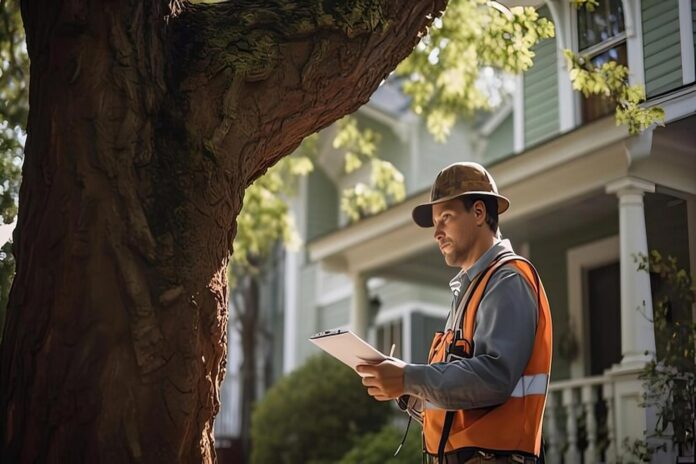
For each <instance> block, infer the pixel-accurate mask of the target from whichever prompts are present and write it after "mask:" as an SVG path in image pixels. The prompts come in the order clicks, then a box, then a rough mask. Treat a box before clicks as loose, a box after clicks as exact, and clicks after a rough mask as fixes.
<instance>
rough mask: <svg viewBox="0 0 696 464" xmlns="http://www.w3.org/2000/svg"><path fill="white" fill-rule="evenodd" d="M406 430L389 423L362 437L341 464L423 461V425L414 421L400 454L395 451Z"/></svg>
mask: <svg viewBox="0 0 696 464" xmlns="http://www.w3.org/2000/svg"><path fill="white" fill-rule="evenodd" d="M403 435H404V430H403V429H399V428H397V427H394V426H393V425H387V426H386V427H384V428H383V429H382V430H380V431H379V432H377V433H371V434H369V435H365V436H364V437H363V438H361V439H360V440H359V441H358V442H357V443H356V444H355V446H354V447H353V449H352V450H350V451H349V452H348V453H347V454H346V455H345V456H343V459H341V461H340V464H413V463H415V462H421V427H420V425H419V424H418V423H417V422H415V421H413V422H412V423H411V427H410V428H409V429H408V436H407V437H406V442H405V443H404V446H403V448H401V451H399V455H398V456H394V452H395V451H396V449H397V448H398V446H399V443H401V439H402V438H403Z"/></svg>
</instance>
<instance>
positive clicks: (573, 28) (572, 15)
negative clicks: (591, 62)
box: [568, 5, 583, 126]
mask: <svg viewBox="0 0 696 464" xmlns="http://www.w3.org/2000/svg"><path fill="white" fill-rule="evenodd" d="M568 9H569V11H568V13H569V15H568V17H569V19H570V49H571V50H572V51H573V52H574V53H578V48H579V47H580V45H579V44H578V9H577V8H575V7H574V6H572V5H571V6H569V7H568ZM568 79H569V80H570V77H568ZM571 89H572V84H571ZM572 99H573V104H572V111H573V114H572V117H573V121H575V126H581V125H583V121H582V95H581V93H580V92H575V91H573V95H572Z"/></svg>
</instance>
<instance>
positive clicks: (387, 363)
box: [356, 358, 406, 401]
mask: <svg viewBox="0 0 696 464" xmlns="http://www.w3.org/2000/svg"><path fill="white" fill-rule="evenodd" d="M405 366H406V363H405V362H403V361H402V360H400V359H394V358H389V359H385V360H384V361H382V362H381V363H379V364H361V365H359V366H357V367H356V370H357V371H358V373H359V374H360V375H361V376H362V378H363V379H362V383H363V385H365V386H366V387H367V393H368V394H369V395H370V396H372V397H373V398H375V399H376V400H379V401H389V400H393V399H395V398H398V397H400V396H401V395H403V394H404V367H405Z"/></svg>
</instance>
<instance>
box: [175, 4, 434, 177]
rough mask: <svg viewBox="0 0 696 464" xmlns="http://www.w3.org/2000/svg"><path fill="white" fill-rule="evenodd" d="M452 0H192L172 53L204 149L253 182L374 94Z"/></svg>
mask: <svg viewBox="0 0 696 464" xmlns="http://www.w3.org/2000/svg"><path fill="white" fill-rule="evenodd" d="M446 3H447V0H432V1H423V0H409V1H405V0H352V1H345V2H326V1H319V0H316V1H313V2H286V1H284V0H241V1H235V2H227V3H219V4H207V5H202V4H200V5H191V4H185V5H184V7H183V9H182V12H181V14H179V15H178V16H177V17H175V18H173V19H172V20H171V22H170V25H171V27H172V29H171V35H170V39H171V41H170V50H171V54H170V57H171V62H170V66H172V69H173V71H174V73H173V74H174V76H175V78H174V79H175V82H174V83H173V84H174V85H173V86H172V87H173V88H175V89H176V91H177V92H178V95H177V98H178V99H180V101H181V102H182V104H184V103H185V106H186V107H185V109H184V111H187V112H188V114H189V115H190V116H191V117H190V118H189V120H190V121H191V123H190V124H189V125H188V126H187V130H189V131H190V132H191V135H193V139H194V140H197V141H198V145H199V147H198V148H199V149H201V150H202V151H203V152H205V153H207V154H209V156H211V157H213V158H214V159H216V160H217V161H218V162H219V163H220V165H221V166H223V167H224V168H228V169H229V168H232V169H234V168H239V169H240V170H241V172H242V173H243V175H244V179H245V181H246V184H249V183H251V182H252V181H253V180H254V179H255V178H257V177H258V176H259V175H261V174H263V173H264V172H265V170H266V169H267V168H268V167H270V166H271V165H272V164H274V163H275V162H276V161H278V160H279V159H280V158H282V157H283V156H285V155H287V154H289V153H290V152H291V151H292V150H294V149H295V148H296V147H297V145H299V143H300V142H301V141H302V139H303V138H304V137H305V136H307V135H309V134H311V133H313V132H315V131H317V130H319V129H321V128H323V127H325V126H327V125H329V124H331V123H332V122H333V121H335V120H337V119H338V118H340V117H342V116H343V115H345V114H347V113H351V112H353V111H355V110H356V109H357V108H358V107H360V106H361V105H362V104H364V103H365V102H367V100H368V99H369V97H370V95H371V94H372V93H373V92H374V90H375V89H376V88H377V86H378V85H379V83H380V82H381V81H382V80H383V79H384V78H385V77H386V76H387V75H388V74H389V72H391V71H392V70H393V69H394V67H395V66H396V65H397V64H398V63H399V62H400V61H401V60H402V59H403V58H405V57H406V56H407V55H408V54H409V53H410V52H411V50H412V49H413V47H414V46H415V44H416V42H417V40H418V39H419V38H420V36H421V35H422V34H424V33H425V29H426V27H427V26H428V25H429V24H430V22H431V21H432V19H433V18H434V17H435V16H437V15H439V14H440V12H441V11H442V10H443V9H444V7H445V5H446Z"/></svg>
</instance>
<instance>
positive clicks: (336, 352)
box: [309, 329, 387, 370]
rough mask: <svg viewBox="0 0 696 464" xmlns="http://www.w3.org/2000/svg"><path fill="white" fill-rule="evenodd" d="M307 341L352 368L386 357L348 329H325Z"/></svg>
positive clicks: (376, 361)
mask: <svg viewBox="0 0 696 464" xmlns="http://www.w3.org/2000/svg"><path fill="white" fill-rule="evenodd" d="M309 341H310V342H312V343H314V344H315V345H316V346H318V347H319V348H321V349H322V350H324V351H326V352H327V353H329V354H330V355H331V356H333V357H334V358H336V359H338V360H339V361H341V362H342V363H344V364H346V365H347V366H350V367H351V368H352V369H353V370H355V367H356V366H357V365H358V364H375V363H379V362H380V361H383V360H385V359H387V356H385V355H384V354H382V353H381V352H379V351H378V350H377V349H375V348H374V347H373V346H372V345H370V344H369V343H367V342H366V341H365V340H363V339H362V338H360V337H358V336H357V335H355V334H354V333H353V332H351V331H350V330H341V329H335V330H326V331H324V332H319V333H318V334H316V335H313V336H312V337H310V339H309Z"/></svg>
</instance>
